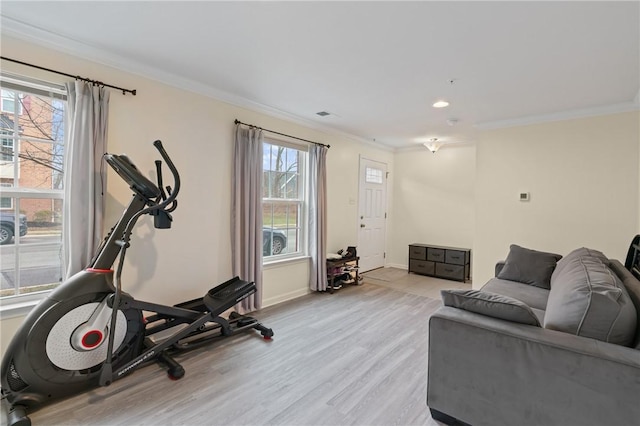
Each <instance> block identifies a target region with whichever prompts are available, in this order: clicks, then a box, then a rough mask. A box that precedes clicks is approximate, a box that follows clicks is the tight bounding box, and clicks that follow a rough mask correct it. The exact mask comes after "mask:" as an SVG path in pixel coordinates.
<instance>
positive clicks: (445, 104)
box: [433, 101, 449, 108]
mask: <svg viewBox="0 0 640 426" xmlns="http://www.w3.org/2000/svg"><path fill="white" fill-rule="evenodd" d="M448 106H449V102H447V101H438V102H436V103H435V104H433V107H434V108H444V107H448Z"/></svg>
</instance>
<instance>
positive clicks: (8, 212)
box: [0, 82, 66, 297]
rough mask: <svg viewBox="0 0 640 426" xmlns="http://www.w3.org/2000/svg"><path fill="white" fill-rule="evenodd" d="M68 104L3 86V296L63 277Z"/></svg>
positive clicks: (0, 133)
mask: <svg viewBox="0 0 640 426" xmlns="http://www.w3.org/2000/svg"><path fill="white" fill-rule="evenodd" d="M0 83H2V84H4V82H0ZM52 90H54V89H53V88H52ZM55 90H58V92H60V89H59V88H55ZM56 96H58V95H56ZM11 102H13V104H11ZM65 107H66V100H65V96H64V95H62V94H60V95H59V98H53V97H49V96H46V95H43V94H42V93H39V92H38V90H33V91H32V90H31V89H30V88H29V87H28V86H25V87H20V86H17V85H16V84H15V83H12V84H11V85H10V87H4V86H3V88H2V111H1V112H0V140H1V144H0V148H1V151H0V192H1V193H2V194H0V195H1V197H0V199H1V201H0V213H1V214H2V223H1V224H0V225H1V226H2V229H0V243H1V245H0V256H1V261H0V269H1V271H0V272H1V273H0V285H1V287H0V297H6V296H14V295H19V294H24V293H30V292H34V291H41V290H46V289H49V288H52V287H53V286H55V285H57V284H59V282H60V281H61V277H62V261H61V254H62V206H63V173H64V170H63V168H64V130H65V128H64V121H65V119H64V117H65Z"/></svg>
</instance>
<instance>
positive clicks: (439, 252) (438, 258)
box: [427, 247, 444, 262]
mask: <svg viewBox="0 0 640 426" xmlns="http://www.w3.org/2000/svg"><path fill="white" fill-rule="evenodd" d="M427 260H431V261H433V262H444V249H438V248H432V247H427Z"/></svg>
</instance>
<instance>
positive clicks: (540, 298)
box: [480, 278, 549, 310]
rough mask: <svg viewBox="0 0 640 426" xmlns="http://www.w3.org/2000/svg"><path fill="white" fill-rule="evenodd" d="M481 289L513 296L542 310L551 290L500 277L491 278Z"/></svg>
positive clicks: (545, 305)
mask: <svg viewBox="0 0 640 426" xmlns="http://www.w3.org/2000/svg"><path fill="white" fill-rule="evenodd" d="M480 290H482V291H487V292H489V293H497V294H501V295H503V296H507V297H512V298H514V299H518V300H519V301H521V302H523V303H525V304H527V305H528V306H531V307H532V308H535V309H542V310H544V309H545V308H546V307H547V298H548V297H549V290H545V289H543V288H540V287H534V286H532V285H529V284H522V283H519V282H516V281H507V280H501V279H500V278H491V279H490V280H489V281H487V283H486V284H485V285H484V286H482V288H481V289H480Z"/></svg>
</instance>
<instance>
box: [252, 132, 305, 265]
mask: <svg viewBox="0 0 640 426" xmlns="http://www.w3.org/2000/svg"><path fill="white" fill-rule="evenodd" d="M263 150H264V151H263V173H264V176H263V191H262V222H263V232H262V237H263V248H262V255H263V257H264V258H265V260H267V261H268V260H272V259H277V258H286V257H293V256H294V255H302V254H304V252H305V249H304V244H303V240H304V236H305V229H306V228H305V219H304V218H305V217H306V215H305V212H306V202H305V182H306V178H305V177H306V174H305V173H306V159H307V151H306V149H305V148H301V147H296V146H295V145H289V144H285V143H284V142H279V141H273V140H267V141H265V142H264V146H263Z"/></svg>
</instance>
